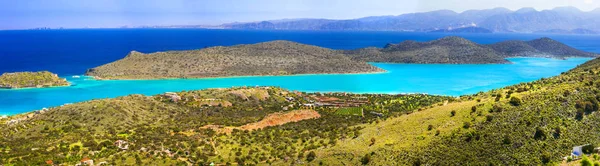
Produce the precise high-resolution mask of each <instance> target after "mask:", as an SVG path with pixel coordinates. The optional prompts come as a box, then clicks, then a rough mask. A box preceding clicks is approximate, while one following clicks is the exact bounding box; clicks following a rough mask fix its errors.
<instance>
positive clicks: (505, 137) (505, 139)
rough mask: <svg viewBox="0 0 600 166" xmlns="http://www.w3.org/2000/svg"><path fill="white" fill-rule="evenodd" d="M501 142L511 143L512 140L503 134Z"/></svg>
mask: <svg viewBox="0 0 600 166" xmlns="http://www.w3.org/2000/svg"><path fill="white" fill-rule="evenodd" d="M502 143H503V144H506V145H508V144H511V143H512V141H511V140H510V137H508V136H504V139H502Z"/></svg>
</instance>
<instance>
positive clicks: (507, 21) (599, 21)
mask: <svg viewBox="0 0 600 166" xmlns="http://www.w3.org/2000/svg"><path fill="white" fill-rule="evenodd" d="M161 27H163V28H177V27H181V28H184V27H185V28H210V29H250V30H251V29H254V30H353V31H414V32H430V31H436V32H440V31H441V32H444V31H446V32H453V30H455V29H461V28H468V27H477V28H481V29H470V30H477V31H473V32H477V33H480V32H482V31H481V30H486V31H487V30H489V31H490V32H519V33H536V32H541V33H548V32H550V33H570V34H573V33H576V34H594V33H596V32H599V31H600V8H599V9H596V10H593V11H588V12H584V11H581V10H579V9H577V8H575V7H558V8H554V9H552V10H542V11H537V10H535V9H533V8H522V9H519V10H517V11H512V10H509V9H506V8H494V9H486V10H468V11H464V12H462V13H457V12H454V11H451V10H438V11H431V12H423V13H409V14H402V15H398V16H374V17H364V18H358V19H349V20H331V19H284V20H270V21H258V22H247V23H228V24H222V25H217V26H205V25H198V26H157V27H154V28H161ZM463 32H467V33H472V32H470V31H463Z"/></svg>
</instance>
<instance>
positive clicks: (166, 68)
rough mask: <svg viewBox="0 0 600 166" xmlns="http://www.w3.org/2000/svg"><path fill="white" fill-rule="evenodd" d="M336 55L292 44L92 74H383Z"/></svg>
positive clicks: (153, 57) (146, 60) (134, 59)
mask: <svg viewBox="0 0 600 166" xmlns="http://www.w3.org/2000/svg"><path fill="white" fill-rule="evenodd" d="M382 71H383V70H382V69H379V68H377V67H375V66H372V65H370V64H368V63H366V62H361V61H354V60H352V59H350V58H349V57H347V56H345V55H344V54H341V53H339V52H337V51H335V50H331V49H327V48H322V47H317V46H311V45H305V44H300V43H295V42H290V41H271V42H264V43H258V44H249V45H236V46H230V47H210V48H205V49H200V50H190V51H167V52H157V53H152V54H143V53H140V52H136V51H132V52H131V53H129V55H127V57H125V58H123V59H121V60H118V61H115V62H112V63H109V64H106V65H102V66H99V67H96V68H93V69H89V70H88V71H87V72H86V75H89V76H94V77H96V78H97V79H162V78H207V77H230V76H264V75H292V74H328V73H374V72H382Z"/></svg>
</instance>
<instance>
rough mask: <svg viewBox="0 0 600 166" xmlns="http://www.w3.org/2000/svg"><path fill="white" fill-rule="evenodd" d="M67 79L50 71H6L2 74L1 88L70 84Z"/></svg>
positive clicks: (0, 79)
mask: <svg viewBox="0 0 600 166" xmlns="http://www.w3.org/2000/svg"><path fill="white" fill-rule="evenodd" d="M69 85H70V83H69V82H67V80H66V79H64V78H60V77H58V75H56V74H54V73H51V72H48V71H41V72H16V73H4V74H2V75H1V76H0V89H18V88H45V87H55V86H69Z"/></svg>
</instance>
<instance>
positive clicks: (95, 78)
mask: <svg viewBox="0 0 600 166" xmlns="http://www.w3.org/2000/svg"><path fill="white" fill-rule="evenodd" d="M379 69H381V68H379ZM381 70H382V71H374V72H355V73H307V74H287V75H247V76H217V77H191V78H182V77H164V78H160V77H159V78H140V79H106V78H102V77H99V76H88V75H86V76H87V77H91V78H93V79H94V80H97V81H136V80H178V79H186V80H202V79H223V78H247V77H277V76H283V77H289V76H312V75H336V74H341V75H356V74H384V73H389V72H390V71H387V70H384V69H381Z"/></svg>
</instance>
